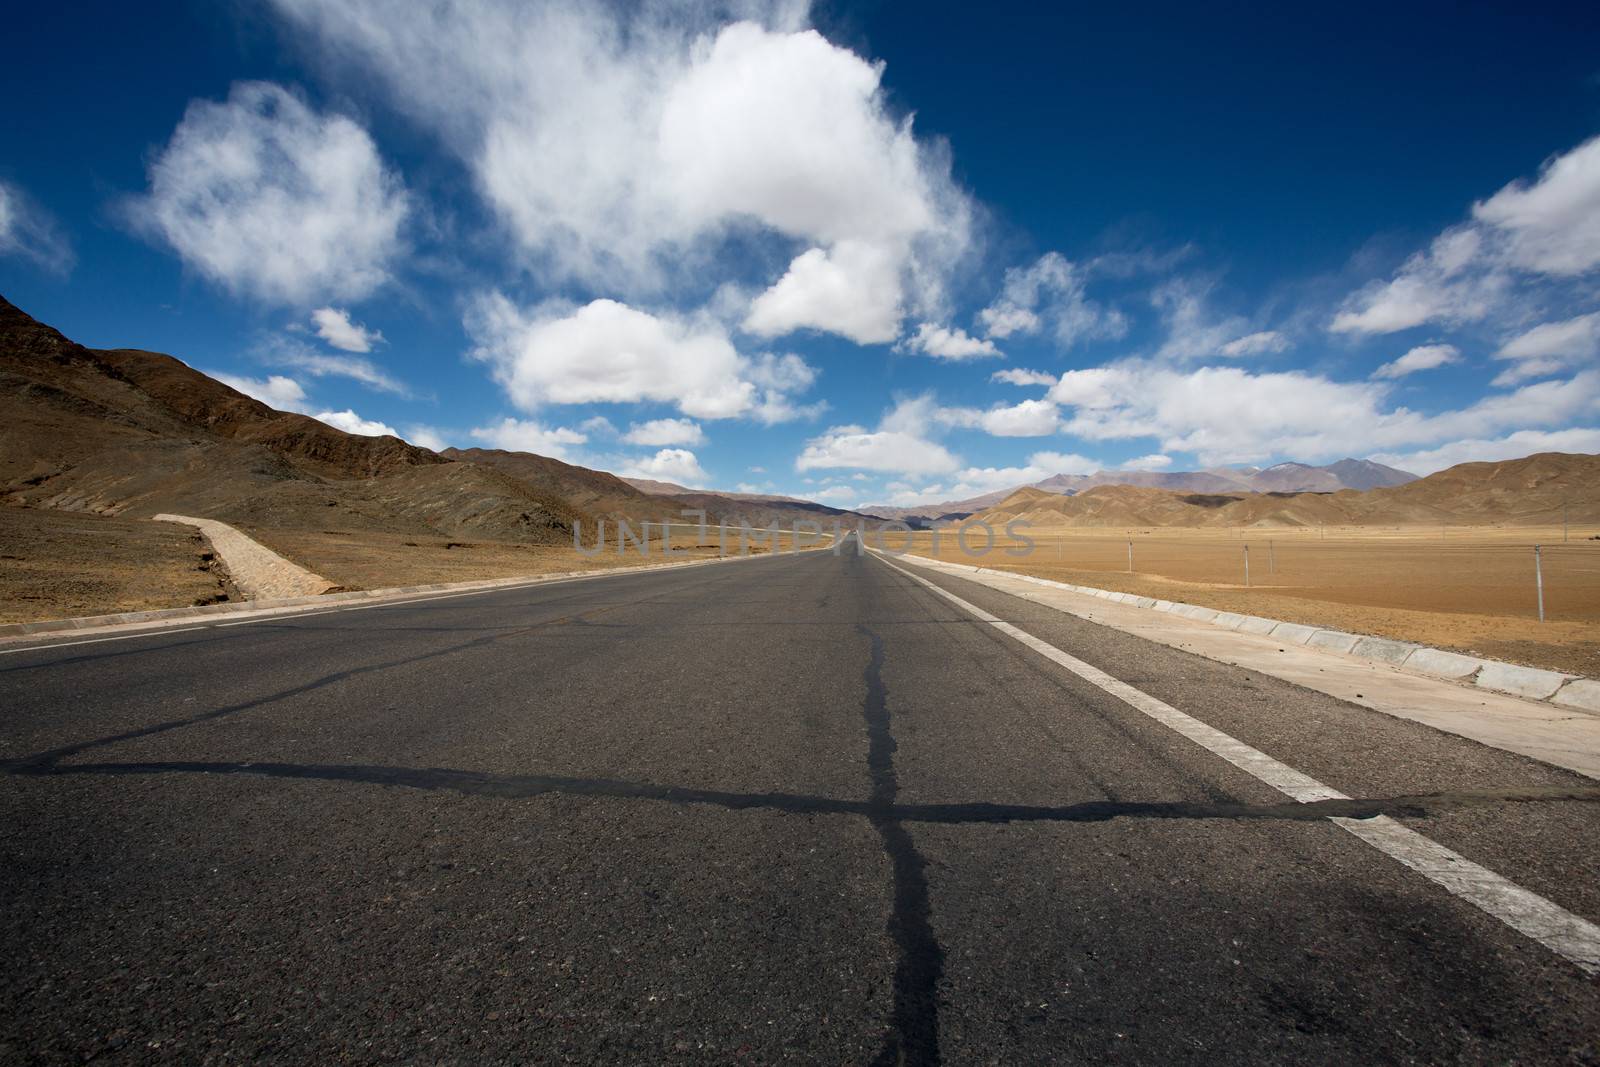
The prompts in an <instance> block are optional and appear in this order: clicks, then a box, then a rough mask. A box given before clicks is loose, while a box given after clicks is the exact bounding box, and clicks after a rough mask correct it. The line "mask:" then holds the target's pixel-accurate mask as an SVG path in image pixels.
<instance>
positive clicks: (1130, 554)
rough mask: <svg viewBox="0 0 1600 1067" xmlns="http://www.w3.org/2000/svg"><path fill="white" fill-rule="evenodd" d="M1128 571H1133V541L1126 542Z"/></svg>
mask: <svg viewBox="0 0 1600 1067" xmlns="http://www.w3.org/2000/svg"><path fill="white" fill-rule="evenodd" d="M1128 573H1129V574H1132V573H1133V542H1132V541H1129V542H1128Z"/></svg>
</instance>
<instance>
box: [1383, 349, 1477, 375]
mask: <svg viewBox="0 0 1600 1067" xmlns="http://www.w3.org/2000/svg"><path fill="white" fill-rule="evenodd" d="M1459 362H1461V351H1460V350H1459V349H1458V348H1456V346H1455V345H1437V344H1436V345H1418V346H1417V347H1415V348H1413V349H1411V350H1410V351H1408V352H1407V353H1406V354H1405V355H1403V356H1401V357H1400V358H1399V359H1394V360H1390V361H1389V362H1388V363H1385V364H1384V365H1383V366H1381V367H1379V368H1378V369H1377V370H1375V371H1373V372H1372V376H1373V377H1374V378H1404V377H1405V376H1406V375H1408V374H1415V373H1417V372H1418V371H1424V370H1432V369H1433V368H1435V367H1443V366H1446V365H1447V364H1451V363H1459Z"/></svg>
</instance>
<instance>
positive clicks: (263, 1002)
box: [0, 552, 1600, 1064]
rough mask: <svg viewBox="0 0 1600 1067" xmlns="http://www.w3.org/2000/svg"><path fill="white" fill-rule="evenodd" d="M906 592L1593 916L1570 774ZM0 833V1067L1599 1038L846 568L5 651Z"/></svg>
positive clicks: (813, 1058)
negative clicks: (1012, 633)
mask: <svg viewBox="0 0 1600 1067" xmlns="http://www.w3.org/2000/svg"><path fill="white" fill-rule="evenodd" d="M923 573H925V574H926V573H928V572H923ZM934 581H936V583H937V584H938V585H940V586H941V587H943V588H947V589H949V590H951V591H953V592H955V593H956V594H957V595H958V596H960V597H962V598H963V599H965V600H968V601H970V602H971V603H973V604H975V605H977V606H979V607H981V608H982V609H984V610H986V611H988V612H992V613H993V614H995V615H997V616H999V617H1001V618H1002V619H1004V620H1006V621H1008V622H1010V623H1012V624H1014V625H1015V626H1017V627H1020V628H1021V629H1023V630H1025V631H1027V632H1028V633H1030V634H1032V635H1034V636H1035V637H1038V638H1040V639H1042V640H1044V641H1047V642H1049V643H1050V644H1052V645H1054V646H1055V647H1057V648H1060V649H1062V650H1064V651H1066V652H1069V653H1070V654H1071V655H1073V656H1075V657H1078V658H1079V659H1082V660H1084V661H1086V662H1088V663H1090V664H1093V665H1094V666H1096V667H1099V668H1101V669H1102V670H1104V671H1106V672H1108V673H1110V674H1111V675H1113V676H1114V677H1116V678H1118V679H1120V680H1122V681H1124V682H1127V683H1130V684H1132V685H1134V686H1136V687H1138V688H1139V689H1141V690H1142V691H1144V692H1145V693H1148V694H1150V695H1152V696H1155V697H1157V698H1159V699H1160V700H1162V701H1166V702H1168V703H1170V704H1171V705H1173V706H1174V707H1176V708H1178V709H1180V710H1182V711H1184V712H1186V713H1188V714H1189V715H1191V716H1194V717H1195V718H1197V719H1199V720H1201V721H1203V722H1205V723H1207V724H1209V725H1211V726H1213V727H1216V728H1217V729H1218V730H1221V731H1224V732H1225V733H1227V734H1229V735H1230V736H1232V737H1234V738H1237V739H1239V740H1240V741H1243V742H1245V743H1247V744H1249V745H1252V746H1255V747H1256V748H1258V749H1260V750H1261V751H1263V752H1265V753H1268V754H1270V755H1272V756H1274V757H1276V758H1277V759H1278V760H1281V761H1283V762H1284V763H1286V764H1288V765H1289V766H1291V767H1294V768H1296V769H1298V770H1300V771H1303V772H1304V773H1306V774H1308V775H1311V776H1313V777H1315V778H1317V779H1318V780H1320V781H1322V782H1324V783H1327V784H1328V785H1330V786H1332V787H1334V788H1336V789H1339V790H1341V791H1342V792H1344V793H1346V794H1348V795H1349V796H1351V797H1355V798H1359V799H1358V801H1357V802H1356V804H1355V806H1354V807H1347V808H1346V809H1341V810H1342V811H1344V813H1346V814H1349V813H1350V812H1351V811H1354V812H1355V813H1356V814H1358V815H1361V816H1363V817H1365V816H1370V815H1376V814H1379V813H1387V814H1389V815H1393V816H1396V817H1398V818H1400V819H1401V821H1403V822H1404V823H1405V824H1407V825H1409V826H1411V827H1413V828H1415V829H1417V830H1419V831H1421V832H1422V833H1424V834H1426V835H1427V836H1428V837H1429V838H1431V839H1432V840H1434V841H1437V842H1439V843H1441V844H1444V845H1446V846H1448V847H1449V848H1452V849H1455V850H1457V851H1458V852H1460V853H1461V854H1463V855H1464V856H1466V857H1468V858H1469V859H1471V860H1473V861H1475V862H1477V863H1479V864H1482V865H1484V866H1486V867H1489V868H1490V869H1492V870H1494V871H1497V872H1498V873H1500V874H1502V875H1504V876H1506V877H1507V878H1511V879H1513V880H1514V881H1516V882H1517V884H1519V885H1521V886H1523V887H1524V888H1526V889H1528V890H1531V891H1533V892H1535V893H1538V894H1541V895H1542V896H1544V897H1545V898H1547V899H1548V900H1549V901H1551V902H1553V903H1555V904H1557V905H1559V906H1560V907H1562V908H1565V909H1569V910H1570V911H1571V912H1573V913H1575V914H1577V915H1579V916H1582V917H1584V918H1586V919H1589V920H1591V921H1594V920H1600V879H1597V877H1596V875H1597V873H1600V871H1597V859H1596V858H1597V857H1600V792H1597V791H1596V789H1595V785H1596V783H1594V782H1592V781H1589V780H1586V779H1582V778H1579V777H1578V776H1576V775H1572V774H1569V773H1567V772H1564V771H1560V770H1556V769H1554V768H1550V767H1546V766H1544V765H1542V764H1538V763H1535V762H1533V761H1530V760H1527V759H1523V758H1521V757H1517V756H1512V755H1509V754H1506V753H1502V752H1498V751H1495V750H1492V749H1487V748H1484V747H1481V746H1479V745H1476V744H1474V743H1472V742H1469V741H1465V740H1462V739H1459V738H1455V737H1451V736H1448V735H1445V734H1440V733H1437V732H1434V731H1431V730H1429V729H1427V728H1425V727H1421V726H1417V725H1415V724H1411V723H1407V722H1403V721H1398V720H1394V719H1390V718H1387V717H1385V716H1382V715H1380V714H1377V713H1374V712H1370V711H1367V710H1364V709H1361V708H1358V707H1355V706H1352V705H1348V704H1343V703H1341V702H1339V701H1337V700H1335V699H1333V698H1330V697H1326V696H1322V695H1319V694H1316V693H1312V692H1309V691H1306V690H1303V689H1299V688H1296V687H1294V686H1291V685H1288V684H1286V683H1282V682H1278V681H1275V680H1273V679H1270V678H1266V677H1263V676H1260V675H1255V674H1252V673H1250V672H1247V671H1243V670H1239V669H1237V668H1232V667H1226V666H1223V665H1220V664H1217V663H1212V662H1209V661H1206V660H1201V659H1198V658H1195V657H1192V656H1190V655H1188V654H1186V653H1183V652H1180V651H1177V650H1174V649H1170V648H1165V647H1161V646H1156V645H1152V644H1149V643H1146V642H1143V641H1141V640H1139V639H1136V638H1133V637H1129V636H1127V635H1124V634H1120V633H1117V632H1115V631H1112V630H1109V629H1106V628H1103V627H1100V626H1097V625H1094V624H1092V623H1088V622H1085V621H1083V620H1079V619H1075V618H1073V617H1070V616H1066V615H1063V614H1060V613H1057V612H1053V611H1050V610H1049V609H1046V608H1042V607H1040V606H1038V605H1035V604H1031V603H1027V602H1024V601H1020V600H1017V599H1014V598H1011V597H1008V596H1005V595H1004V594H999V593H995V592H993V591H991V590H987V589H984V588H982V587H979V586H977V585H974V584H972V583H970V582H966V581H964V580H961V579H955V578H945V577H939V578H935V579H934ZM1563 798H1564V799H1563ZM0 811H3V819H0V939H3V940H0V946H3V949H4V951H5V966H4V967H3V968H0V1061H4V1062H27V1061H41V1062H81V1061H83V1060H84V1059H86V1058H96V1057H104V1058H106V1059H107V1060H110V1061H112V1062H115V1061H141V1062H142V1061H156V1060H162V1061H166V1060H172V1061H183V1062H195V1061H216V1062H239V1063H269V1062H284V1063H306V1062H317V1063H328V1062H335V1061H339V1062H376V1061H415V1062H433V1063H452V1062H454V1063H489V1062H500V1063H525V1062H565V1061H571V1062H585V1063H588V1062H626V1063H666V1062H707V1063H730V1062H754V1063H765V1062H778V1061H788V1062H798V1063H860V1064H868V1063H872V1064H877V1063H884V1064H892V1063H902V1062H903V1063H934V1062H944V1063H950V1064H964V1063H1004V1064H1014V1063H1062V1062H1079V1061H1081V1062H1090V1063H1102V1062H1127V1063H1149V1062H1160V1063H1163V1064H1169V1063H1191V1062H1226V1063H1239V1062H1274V1063H1278V1062H1304V1063H1329V1064H1349V1063H1356V1062H1382V1063H1413V1062H1414V1063H1440V1062H1468V1063H1479V1062H1482V1063H1509V1062H1521V1063H1543V1062H1579V1063H1593V1062H1600V978H1596V977H1594V976H1591V975H1588V974H1586V973H1585V972H1584V971H1583V970H1581V969H1579V968H1578V967H1576V966H1574V964H1573V963H1572V962H1571V961H1569V960H1568V959H1564V958H1562V957H1561V956H1559V955H1557V954H1556V953H1554V952H1552V951H1550V950H1549V949H1548V948H1546V947H1545V946H1544V945H1542V944H1539V943H1537V942H1536V941H1534V940H1531V939H1530V938H1528V937H1526V936H1524V935H1523V934H1521V933H1518V932H1517V931H1516V930H1513V929H1512V928H1510V927H1509V926H1507V925H1506V924H1505V923H1503V922H1501V921H1500V920H1498V919H1496V918H1494V917H1492V916H1490V915H1488V914H1485V913H1484V912H1483V911H1480V910H1479V909H1478V908H1476V907H1474V906H1473V905H1471V904H1470V903H1467V902H1466V901H1464V900H1462V899H1459V898H1458V897H1456V896H1453V895H1452V894H1451V893H1449V892H1446V891H1445V890H1444V889H1442V888H1440V886H1438V885H1436V884H1434V883H1433V882H1431V881H1429V880H1427V879H1425V878H1423V877H1421V876H1420V875H1419V874H1417V873H1416V872H1414V871H1412V870H1410V869H1408V868H1406V867H1404V866H1402V865H1401V864H1399V863H1397V862H1395V861H1394V860H1393V859H1391V858H1389V857H1388V856H1386V855H1384V854H1382V853H1381V852H1379V851H1377V850H1375V849H1374V848H1372V847H1370V846H1368V845H1367V844H1364V843H1363V842H1362V841H1360V840H1357V839H1356V837H1354V836H1353V835H1352V834H1350V833H1348V832H1346V831H1345V830H1343V829H1341V828H1340V827H1339V826H1337V825H1335V824H1334V823H1332V822H1330V821H1329V819H1328V818H1327V817H1326V815H1327V814H1328V813H1329V811H1328V809H1326V808H1324V807H1319V805H1316V804H1309V805H1307V804H1295V803H1293V802H1290V801H1288V800H1286V799H1285V797H1284V796H1283V795H1281V794H1280V793H1278V792H1276V791H1274V790H1273V789H1271V788H1269V787H1268V786H1266V785H1264V784H1262V783H1261V782H1260V781H1258V780H1256V779H1255V778H1252V777H1250V776H1249V775H1247V774H1245V773H1243V772H1242V771H1240V770H1239V769H1238V768H1236V767H1234V766H1233V765H1231V764H1229V763H1227V762H1225V761H1224V760H1222V759H1220V758H1218V757H1217V756H1216V755H1214V754H1212V753H1211V752H1209V751H1206V750H1205V749H1203V748H1202V747H1200V746H1199V745H1197V744H1195V743H1194V742H1192V741H1190V740H1188V739H1187V738H1185V737H1183V736H1180V735H1179V734H1177V733H1175V732H1174V731H1173V730H1172V729H1170V728H1168V727H1167V726H1164V725H1162V724H1161V723H1160V722H1157V721H1154V720H1152V719H1151V718H1150V717H1149V716H1147V715H1145V714H1142V713H1140V712H1139V711H1137V710H1135V709H1134V708H1132V707H1130V706H1128V705H1127V704H1125V703H1123V702H1122V701H1121V700H1119V699H1117V698H1116V697H1114V696H1112V695H1110V694H1108V693H1107V692H1105V691H1104V690H1103V689H1101V688H1099V687H1097V686H1095V685H1092V684H1090V683H1089V682H1087V681H1085V680H1084V679H1083V678H1081V677H1079V676H1077V675H1075V674H1073V673H1071V672H1070V671H1068V670H1066V669H1064V668H1062V667H1061V666H1058V665H1057V664H1056V663H1053V662H1051V661H1049V660H1048V659H1046V658H1044V657H1043V656H1041V655H1039V654H1038V653H1037V652H1035V651H1033V650H1031V649H1029V648H1027V647H1025V646H1024V645H1022V644H1021V643H1019V642H1018V641H1016V640H1013V639H1012V638H1010V637H1008V636H1006V635H1005V634H1003V633H1000V632H998V631H996V630H995V629H994V628H993V627H991V626H988V625H985V624H983V623H982V622H980V621H978V620H976V619H975V618H974V617H973V616H972V615H970V614H968V613H966V612H964V611H962V610H960V609H959V608H958V607H957V606H955V605H953V604H951V603H950V602H948V601H947V600H945V599H943V598H941V597H940V596H938V595H937V594H936V593H934V592H933V591H931V590H929V589H926V588H924V587H922V586H920V585H918V584H917V583H916V582H914V581H912V580H911V579H909V578H907V577H905V576H904V575H902V574H899V573H897V572H896V571H894V570H892V569H891V568H890V567H888V566H887V565H885V564H884V563H882V562H880V561H878V560H875V559H872V558H870V557H869V558H861V557H858V556H856V555H854V554H852V553H849V552H846V553H845V554H843V555H833V554H831V553H829V552H817V553H811V554H806V555H802V556H781V557H775V558H765V559H757V560H751V561H744V562H737V563H730V564H724V565H714V566H708V567H699V568H688V569H681V570H672V571H664V572H657V573H639V574H634V575H629V576H625V577H613V578H607V579H603V580H598V581H586V582H575V583H569V584H563V585H549V586H542V587H529V588H525V589H520V590H509V591H498V592H494V593H489V594H483V595H474V596H465V597H455V598H450V599H439V600H431V601H422V602H417V603H413V604H401V605H389V606H383V607H376V608H366V609H362V610H353V611H337V612H330V613H324V614H314V615H306V616H302V617H281V618H275V619H266V620H262V621H259V622H251V623H248V624H244V625H231V626H209V625H208V626H206V627H204V628H201V629H196V630H192V631H187V632H181V633H178V632H172V633H164V634H153V635H150V636H143V637H138V638H134V639H129V640H120V641H113V642H103V643H92V644H79V645H72V646H55V647H41V648H37V649H31V650H27V651H20V652H19V651H12V652H6V653H5V654H0Z"/></svg>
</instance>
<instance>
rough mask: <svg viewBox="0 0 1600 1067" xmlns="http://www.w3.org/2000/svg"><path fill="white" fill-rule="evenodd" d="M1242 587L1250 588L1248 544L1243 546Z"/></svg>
mask: <svg viewBox="0 0 1600 1067" xmlns="http://www.w3.org/2000/svg"><path fill="white" fill-rule="evenodd" d="M1244 587H1245V588H1246V589H1249V588H1250V546H1249V545H1245V546H1244Z"/></svg>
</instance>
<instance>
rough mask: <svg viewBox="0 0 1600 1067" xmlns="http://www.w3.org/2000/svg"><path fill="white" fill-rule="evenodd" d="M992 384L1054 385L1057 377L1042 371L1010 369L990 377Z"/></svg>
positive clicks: (996, 372) (998, 371)
mask: <svg viewBox="0 0 1600 1067" xmlns="http://www.w3.org/2000/svg"><path fill="white" fill-rule="evenodd" d="M989 380H990V381H991V382H1006V383H1007V384H1009V385H1054V384H1056V376H1055V375H1054V374H1047V373H1046V372H1044V371H1042V370H1024V369H1022V368H1021V367H1008V368H1006V369H1005V370H997V371H995V372H994V373H993V374H991V375H989Z"/></svg>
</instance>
